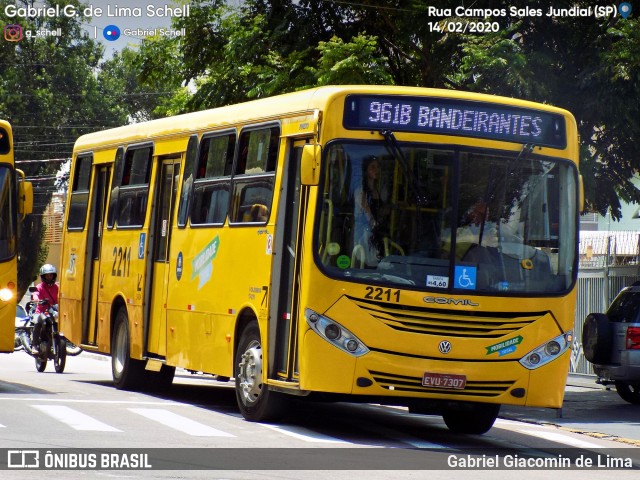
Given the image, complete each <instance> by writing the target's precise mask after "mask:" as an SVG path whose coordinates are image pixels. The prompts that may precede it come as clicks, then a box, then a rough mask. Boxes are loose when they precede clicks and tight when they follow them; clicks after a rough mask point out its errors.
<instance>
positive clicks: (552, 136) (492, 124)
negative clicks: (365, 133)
mask: <svg viewBox="0 0 640 480" xmlns="http://www.w3.org/2000/svg"><path fill="white" fill-rule="evenodd" d="M344 127H345V128H347V129H355V130H360V129H363V130H386V129H391V130H395V131H404V132H417V133H434V134H441V135H462V136H469V137H478V138H488V139H493V140H503V141H508V142H517V143H532V144H534V145H538V146H546V147H553V148H565V147H566V145H567V140H566V134H565V121H564V117H563V116H562V115H559V114H554V113H549V112H543V111H539V110H533V109H527V108H519V107H509V106H505V105H497V104H492V103H483V102H473V101H466V100H454V99H447V98H431V97H405V96H397V95H396V96H394V95H387V96H383V95H349V96H347V98H346V101H345V109H344Z"/></svg>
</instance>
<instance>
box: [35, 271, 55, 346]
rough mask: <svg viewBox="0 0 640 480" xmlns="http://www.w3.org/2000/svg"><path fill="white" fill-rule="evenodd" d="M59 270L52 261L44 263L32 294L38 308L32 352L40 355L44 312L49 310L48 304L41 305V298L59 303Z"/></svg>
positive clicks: (51, 302) (50, 302)
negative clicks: (57, 281)
mask: <svg viewBox="0 0 640 480" xmlns="http://www.w3.org/2000/svg"><path fill="white" fill-rule="evenodd" d="M56 278H58V272H57V271H56V267H54V266H53V265H51V264H50V263H46V264H44V265H43V266H42V267H41V268H40V280H41V282H40V283H39V284H38V285H37V286H36V291H35V292H33V294H32V297H31V298H32V300H33V301H34V302H36V310H35V312H34V322H35V325H34V326H33V337H32V339H31V353H33V354H34V355H38V354H39V353H40V351H39V347H40V332H41V330H42V325H43V323H44V318H45V317H44V315H43V313H44V312H45V311H46V310H47V308H48V306H47V305H40V303H39V301H40V300H47V301H48V302H49V305H57V304H58V285H57V284H56Z"/></svg>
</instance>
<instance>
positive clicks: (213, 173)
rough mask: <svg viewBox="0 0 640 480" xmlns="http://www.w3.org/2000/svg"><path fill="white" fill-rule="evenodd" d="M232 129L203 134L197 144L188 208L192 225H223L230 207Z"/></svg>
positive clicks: (234, 144)
mask: <svg viewBox="0 0 640 480" xmlns="http://www.w3.org/2000/svg"><path fill="white" fill-rule="evenodd" d="M235 146H236V135H235V131H233V132H229V133H226V134H217V135H216V136H208V137H207V136H206V135H205V136H204V137H203V139H202V142H201V144H200V153H199V155H198V165H197V168H196V172H195V173H196V179H195V182H194V187H193V203H192V206H191V208H190V210H191V224H192V225H211V224H219V225H221V224H223V223H224V221H225V219H226V217H227V211H228V210H229V191H230V189H231V182H230V178H229V176H228V171H229V165H231V164H232V163H233V153H234V151H235Z"/></svg>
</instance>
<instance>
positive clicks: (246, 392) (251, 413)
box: [234, 323, 286, 422]
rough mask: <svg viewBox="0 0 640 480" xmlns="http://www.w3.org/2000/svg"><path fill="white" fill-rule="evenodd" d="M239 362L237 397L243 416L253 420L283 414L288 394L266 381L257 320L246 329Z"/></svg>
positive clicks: (237, 354) (236, 365) (257, 420)
mask: <svg viewBox="0 0 640 480" xmlns="http://www.w3.org/2000/svg"><path fill="white" fill-rule="evenodd" d="M235 363H236V364H235V368H234V370H235V372H234V373H235V379H236V400H237V402H238V407H239V408H240V413H242V416H243V417H244V418H246V419H247V420H249V421H252V422H264V421H269V420H275V419H277V418H278V417H280V416H282V414H283V413H284V410H285V408H286V397H285V396H284V395H283V394H280V393H277V392H273V391H270V390H269V389H268V388H267V386H266V385H264V384H263V383H262V365H263V363H262V344H261V343H260V330H259V328H258V325H257V324H256V323H250V324H249V325H247V326H246V327H245V329H244V330H243V331H242V334H241V336H240V342H239V343H238V350H237V352H236V362H235Z"/></svg>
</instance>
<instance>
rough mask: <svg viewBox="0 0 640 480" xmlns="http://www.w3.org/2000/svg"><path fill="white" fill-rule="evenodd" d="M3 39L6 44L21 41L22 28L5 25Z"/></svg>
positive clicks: (14, 25)
mask: <svg viewBox="0 0 640 480" xmlns="http://www.w3.org/2000/svg"><path fill="white" fill-rule="evenodd" d="M4 39H5V40H6V41H7V42H19V41H20V40H22V27H21V26H20V25H18V24H10V25H5V27H4Z"/></svg>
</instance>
